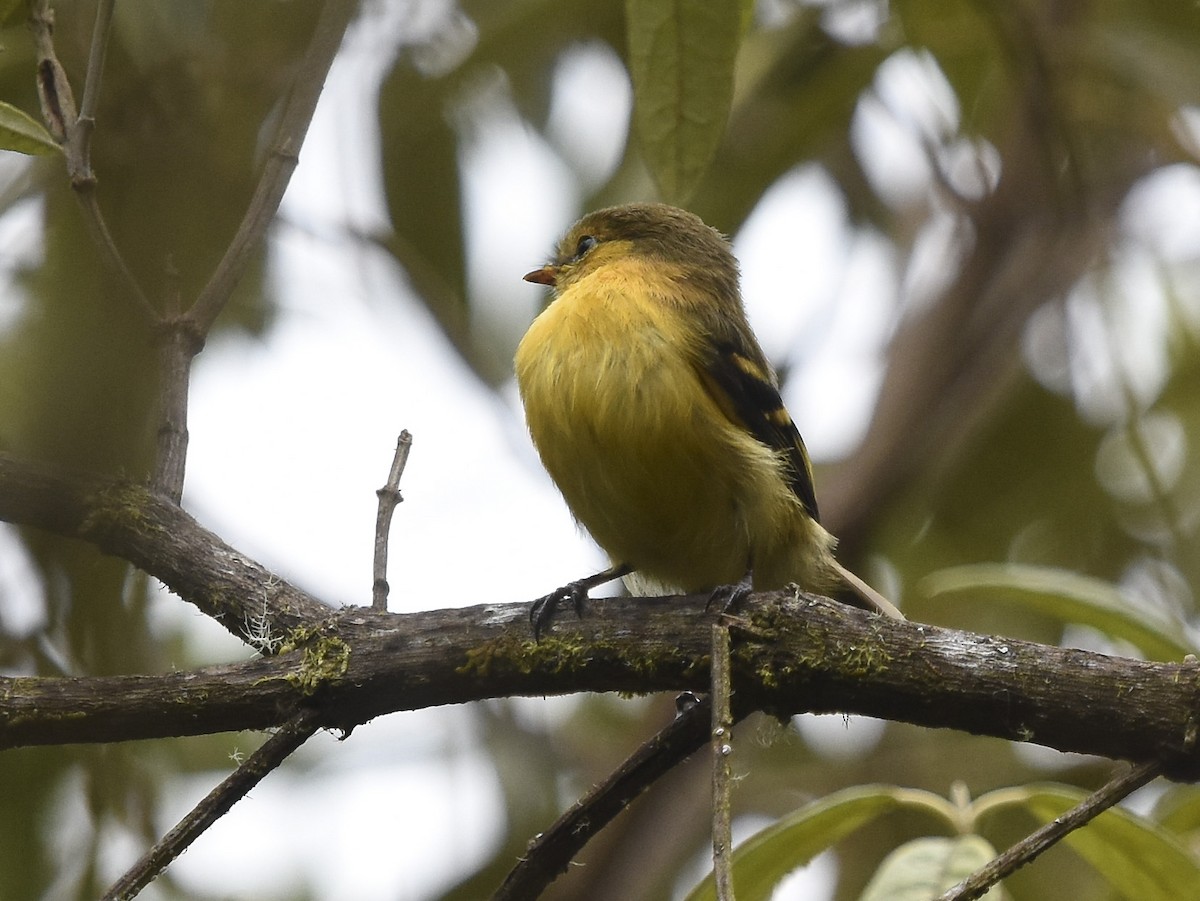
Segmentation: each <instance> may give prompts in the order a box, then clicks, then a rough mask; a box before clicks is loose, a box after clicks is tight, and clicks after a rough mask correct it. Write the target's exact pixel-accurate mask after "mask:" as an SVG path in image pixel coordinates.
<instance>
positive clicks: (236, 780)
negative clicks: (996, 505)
mask: <svg viewBox="0 0 1200 901" xmlns="http://www.w3.org/2000/svg"><path fill="white" fill-rule="evenodd" d="M317 728H318V725H317V718H316V716H315V715H314V714H311V713H302V714H300V715H298V716H296V717H294V718H293V719H292V720H291V721H289V722H288V723H287V724H286V725H285V726H283V727H282V728H281V729H280V730H279V731H278V732H276V733H275V734H274V735H272V736H271V737H270V738H269V739H267V741H266V742H265V743H264V744H263V745H262V747H260V748H259V749H258V750H257V751H255V752H254V753H253V754H251V755H250V759H248V760H247V761H246V762H245V763H243V764H242V765H241V766H239V767H238V768H237V769H236V770H235V771H234V772H233V773H232V774H230V775H229V777H228V778H226V779H225V780H224V781H223V782H222V783H221V784H220V785H218V786H217V787H216V788H215V789H213V790H212V791H211V792H209V793H208V795H207V796H205V798H204V800H202V801H201V802H200V803H199V804H197V805H196V806H195V807H194V808H192V810H191V812H190V813H189V814H188V815H187V816H185V817H184V818H183V819H182V820H180V821H179V823H178V824H177V825H176V826H175V828H174V829H172V830H171V831H170V832H168V833H167V834H166V835H164V836H163V837H162V840H161V841H159V842H158V843H157V844H156V845H155V846H154V847H153V848H151V849H150V850H149V851H147V852H146V854H145V855H144V856H143V857H142V858H141V859H140V860H139V861H138V862H137V863H136V864H134V865H133V866H132V867H130V868H129V870H128V871H126V873H125V875H124V876H122V877H121V878H120V879H118V880H117V881H116V882H115V883H114V884H113V886H112V887H111V888H110V889H109V890H108V891H107V892H105V893H104V897H103V901H124V899H128V898H133V897H134V896H135V895H137V894H138V892H140V891H141V890H142V889H143V888H145V887H146V886H147V885H148V884H149V883H150V882H151V880H153V879H154V878H155V877H157V876H158V874H159V873H161V872H162V871H163V870H164V869H166V868H167V865H168V864H170V863H171V861H173V860H174V859H175V858H176V857H178V856H179V855H180V854H182V853H183V852H184V851H186V850H187V848H188V846H189V845H191V844H192V842H194V841H195V840H196V839H197V838H199V837H200V835H202V834H203V833H204V831H205V830H206V829H208V827H209V826H211V825H212V824H213V823H215V822H216V821H217V820H218V819H220V818H221V817H222V816H224V815H225V814H226V813H227V812H228V811H229V809H230V808H231V807H233V805H234V804H236V803H237V802H238V801H239V800H241V799H242V798H244V797H245V796H246V795H247V794H248V793H249V792H250V790H251V789H252V788H254V786H256V785H258V783H259V782H261V781H262V780H263V778H264V777H265V776H266V775H267V773H269V772H271V770H273V769H275V768H276V767H277V766H279V765H280V764H281V763H283V761H284V760H286V759H287V757H288V756H289V755H290V754H291V753H292V752H293V751H295V750H296V749H297V748H299V747H300V746H301V745H302V744H304V743H305V742H306V741H308V739H309V738H310V737H311V736H312V734H313V733H314V732H316V731H317Z"/></svg>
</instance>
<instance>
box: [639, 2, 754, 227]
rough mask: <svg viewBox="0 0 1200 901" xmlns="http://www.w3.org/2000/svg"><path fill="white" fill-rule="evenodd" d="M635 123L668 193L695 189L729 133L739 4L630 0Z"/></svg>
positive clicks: (676, 196) (679, 197) (682, 198)
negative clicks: (727, 127)
mask: <svg viewBox="0 0 1200 901" xmlns="http://www.w3.org/2000/svg"><path fill="white" fill-rule="evenodd" d="M625 13H626V17H627V19H628V28H629V67H630V75H631V76H632V78H633V94H634V121H635V122H636V124H637V133H638V137H639V138H640V141H641V146H642V151H643V153H644V154H645V157H646V162H647V163H648V164H649V166H650V171H651V172H652V173H653V174H654V178H655V181H657V182H658V186H659V189H660V190H661V191H662V194H663V198H664V199H665V200H667V201H668V202H671V203H678V204H682V203H685V202H686V201H687V199H688V198H689V197H690V196H691V195H692V193H693V192H694V191H695V189H696V185H697V184H698V182H699V181H700V178H701V176H703V174H704V171H705V169H706V168H707V167H708V164H709V163H710V162H711V161H712V158H713V156H714V155H715V154H716V152H717V145H718V144H720V142H721V138H722V137H723V136H724V134H725V126H726V123H727V121H728V119H729V109H730V105H731V103H732V102H733V72H734V62H735V61H736V59H737V51H738V45H739V44H740V43H741V36H742V30H741V19H742V16H741V10H740V7H739V5H738V4H733V3H710V2H706V0H626V4H625Z"/></svg>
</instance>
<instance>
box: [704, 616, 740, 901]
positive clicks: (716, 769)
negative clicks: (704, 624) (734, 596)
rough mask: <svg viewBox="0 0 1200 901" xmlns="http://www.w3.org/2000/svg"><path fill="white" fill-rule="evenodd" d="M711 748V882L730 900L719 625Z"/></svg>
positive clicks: (725, 666) (725, 637) (726, 727)
mask: <svg viewBox="0 0 1200 901" xmlns="http://www.w3.org/2000/svg"><path fill="white" fill-rule="evenodd" d="M711 679H712V734H711V738H710V742H709V743H710V744H711V746H712V766H713V800H712V849H713V881H714V883H715V884H716V888H717V898H718V899H719V901H733V897H734V895H733V827H732V817H731V815H730V804H731V800H730V791H731V784H732V782H733V774H732V767H731V765H730V762H729V758H730V756H731V755H732V754H733V744H732V739H733V713H732V711H731V709H730V695H731V694H732V689H731V688H730V679H729V628H728V627H727V626H726V625H725V624H724V623H722V622H720V621H718V622H715V623H713V627H712V674H711Z"/></svg>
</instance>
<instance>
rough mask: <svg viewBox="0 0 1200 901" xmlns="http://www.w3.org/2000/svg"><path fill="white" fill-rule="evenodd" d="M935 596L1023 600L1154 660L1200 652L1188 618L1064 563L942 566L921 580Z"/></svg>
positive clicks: (1035, 610) (1027, 605)
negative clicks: (1188, 635) (1189, 635)
mask: <svg viewBox="0 0 1200 901" xmlns="http://www.w3.org/2000/svg"><path fill="white" fill-rule="evenodd" d="M921 587H922V588H923V590H924V592H925V593H926V594H927V595H929V596H930V597H938V598H941V597H944V599H945V600H947V601H950V600H953V596H954V595H956V594H957V595H962V596H964V597H970V598H971V600H972V601H973V602H974V603H982V604H991V603H997V602H999V603H1010V604H1018V605H1022V606H1024V607H1025V608H1027V610H1028V611H1029V612H1031V613H1035V614H1043V615H1047V616H1052V617H1054V618H1055V619H1057V620H1060V621H1061V622H1063V623H1079V624H1081V625H1085V626H1091V627H1092V628H1094V629H1098V630H1099V631H1101V632H1103V633H1105V634H1106V635H1109V636H1110V637H1112V638H1114V639H1118V640H1120V641H1127V642H1129V643H1130V644H1132V645H1133V646H1134V647H1136V648H1138V649H1139V650H1140V651H1141V652H1142V653H1143V654H1145V655H1146V657H1147V658H1148V659H1150V660H1180V659H1182V658H1183V656H1184V655H1185V654H1193V653H1195V652H1196V647H1195V645H1193V644H1191V643H1190V642H1187V641H1184V640H1183V636H1184V634H1185V633H1184V629H1185V625H1184V623H1182V622H1180V621H1179V619H1178V618H1170V617H1168V616H1166V615H1165V614H1164V613H1163V612H1161V611H1159V610H1156V609H1153V608H1147V607H1145V606H1138V605H1135V604H1134V603H1131V601H1130V599H1129V597H1128V596H1126V595H1124V594H1122V593H1121V592H1120V591H1118V590H1117V589H1116V588H1115V587H1113V586H1112V585H1110V584H1109V583H1107V582H1104V581H1102V580H1100V579H1093V578H1089V577H1088V576H1082V575H1080V574H1078V573H1074V572H1070V571H1069V570H1064V569H1055V568H1052V567H1045V566H1022V565H1019V564H1015V563H1003V564H1002V563H977V564H973V565H968V566H956V567H953V568H950V569H943V570H939V571H938V572H935V573H932V574H931V575H929V576H926V577H925V579H923V580H922V582H921Z"/></svg>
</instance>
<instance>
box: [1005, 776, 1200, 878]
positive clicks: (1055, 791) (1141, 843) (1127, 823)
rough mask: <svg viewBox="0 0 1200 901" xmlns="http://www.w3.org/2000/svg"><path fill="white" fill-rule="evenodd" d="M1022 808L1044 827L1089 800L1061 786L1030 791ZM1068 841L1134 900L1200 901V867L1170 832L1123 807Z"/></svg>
mask: <svg viewBox="0 0 1200 901" xmlns="http://www.w3.org/2000/svg"><path fill="white" fill-rule="evenodd" d="M1026 793H1027V794H1026V797H1025V798H1024V799H1023V801H1022V802H1021V805H1022V806H1023V807H1024V808H1025V809H1026V810H1028V811H1029V812H1030V813H1032V814H1033V815H1034V816H1036V817H1037V818H1038V819H1039V820H1041V821H1043V822H1050V821H1051V820H1053V819H1054V818H1055V817H1058V816H1061V815H1062V814H1063V813H1065V812H1066V811H1068V810H1070V809H1071V808H1072V807H1074V806H1075V805H1076V804H1078V803H1079V802H1080V801H1082V800H1083V799H1084V797H1086V794H1085V793H1084V792H1082V791H1079V790H1078V789H1072V788H1067V787H1066V786H1060V785H1037V786H1028V787H1027V788H1026ZM1064 841H1065V842H1066V843H1067V844H1068V845H1070V846H1071V848H1073V849H1074V850H1075V851H1076V852H1077V853H1078V854H1079V855H1080V856H1081V857H1082V858H1084V860H1086V861H1087V862H1088V863H1090V864H1091V865H1092V867H1094V868H1095V870H1096V871H1097V872H1098V873H1100V875H1101V876H1103V877H1104V879H1105V880H1106V881H1107V882H1108V884H1109V885H1110V886H1112V887H1113V888H1114V889H1115V890H1116V891H1118V892H1120V893H1121V894H1122V895H1124V896H1125V897H1126V898H1128V899H1130V901H1200V865H1198V864H1197V862H1196V860H1195V859H1194V858H1193V857H1192V856H1191V855H1190V854H1188V852H1187V850H1186V849H1185V848H1184V847H1183V845H1182V844H1180V842H1179V841H1178V840H1177V839H1176V838H1175V837H1174V835H1172V834H1171V832H1169V831H1168V830H1167V829H1164V828H1163V827H1161V826H1159V825H1157V824H1155V823H1152V822H1150V821H1149V820H1147V819H1144V818H1142V817H1139V816H1135V815H1134V814H1132V813H1130V812H1129V811H1127V810H1124V809H1122V808H1120V807H1114V808H1111V809H1110V810H1106V811H1105V812H1104V813H1102V814H1100V816H1098V817H1096V819H1094V820H1092V822H1090V823H1088V824H1087V825H1086V826H1084V827H1083V828H1082V829H1077V830H1075V831H1074V832H1072V833H1071V834H1070V835H1068V836H1067V837H1066V838H1065V839H1064Z"/></svg>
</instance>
